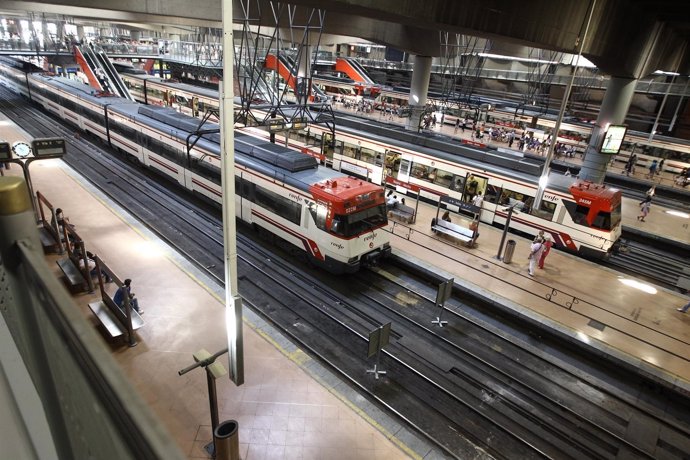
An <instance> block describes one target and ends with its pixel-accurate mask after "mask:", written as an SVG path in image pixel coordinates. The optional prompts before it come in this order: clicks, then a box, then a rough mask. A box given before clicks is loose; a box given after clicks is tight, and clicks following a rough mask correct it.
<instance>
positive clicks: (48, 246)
mask: <svg viewBox="0 0 690 460" xmlns="http://www.w3.org/2000/svg"><path fill="white" fill-rule="evenodd" d="M36 199H37V201H38V209H39V214H40V221H39V222H38V224H39V227H38V234H39V236H40V237H41V245H42V246H43V249H44V250H45V251H46V252H58V253H59V254H62V253H63V252H65V249H64V247H63V245H62V235H60V226H59V225H58V218H57V215H56V212H55V208H54V207H53V205H52V204H50V202H49V201H48V199H47V198H46V197H45V196H44V195H43V194H42V193H41V192H36ZM45 208H47V209H48V211H50V218H49V219H46V216H47V213H46V211H45Z"/></svg>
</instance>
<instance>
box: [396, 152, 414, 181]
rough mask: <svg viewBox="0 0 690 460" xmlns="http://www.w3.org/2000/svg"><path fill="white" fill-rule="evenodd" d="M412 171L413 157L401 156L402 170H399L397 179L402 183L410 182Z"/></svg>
mask: <svg viewBox="0 0 690 460" xmlns="http://www.w3.org/2000/svg"><path fill="white" fill-rule="evenodd" d="M411 169H412V156H411V155H401V156H400V169H399V170H398V177H397V179H398V180H399V181H401V182H409V181H410V170H411Z"/></svg>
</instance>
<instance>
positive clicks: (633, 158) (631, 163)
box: [625, 153, 637, 176]
mask: <svg viewBox="0 0 690 460" xmlns="http://www.w3.org/2000/svg"><path fill="white" fill-rule="evenodd" d="M636 163H637V155H635V154H634V153H633V154H632V155H630V158H628V162H627V163H625V175H626V176H630V174H632V175H633V176H634V175H635V164H636Z"/></svg>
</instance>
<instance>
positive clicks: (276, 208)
mask: <svg viewBox="0 0 690 460" xmlns="http://www.w3.org/2000/svg"><path fill="white" fill-rule="evenodd" d="M254 202H255V203H256V204H258V205H259V206H261V207H263V208H265V209H267V210H269V211H271V212H273V213H274V214H277V215H279V216H280V217H283V218H284V219H287V220H289V221H290V222H292V223H293V224H298V225H299V223H300V217H301V216H302V206H301V205H300V204H298V203H295V202H294V201H292V200H290V199H288V198H286V197H283V196H280V195H278V194H277V193H274V192H272V191H270V190H267V189H265V188H263V187H259V186H258V185H257V186H256V189H255V190H254Z"/></svg>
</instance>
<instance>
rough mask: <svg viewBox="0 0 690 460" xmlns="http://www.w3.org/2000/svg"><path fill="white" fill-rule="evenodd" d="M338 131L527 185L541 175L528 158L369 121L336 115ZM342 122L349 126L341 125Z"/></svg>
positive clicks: (535, 165) (537, 166)
mask: <svg viewBox="0 0 690 460" xmlns="http://www.w3.org/2000/svg"><path fill="white" fill-rule="evenodd" d="M338 120H339V121H340V122H341V123H340V124H339V125H338V130H342V131H344V132H347V133H350V134H354V135H359V136H363V137H366V138H367V139H370V140H372V141H374V142H378V143H381V144H386V145H388V146H390V147H391V148H393V149H395V147H398V148H403V149H406V150H412V151H414V152H419V153H423V154H425V155H428V156H430V157H435V158H438V159H441V160H445V161H449V162H452V163H459V164H462V165H466V166H470V167H472V168H476V169H479V170H483V171H486V172H495V173H498V174H501V175H504V176H506V177H511V178H516V179H520V180H523V181H525V182H529V183H536V182H537V180H538V178H539V175H540V174H541V167H540V165H539V164H537V163H535V162H533V161H531V159H529V158H528V157H522V156H517V157H513V158H511V157H510V156H509V155H508V154H500V153H498V152H495V151H491V150H479V149H476V148H472V147H468V146H465V145H460V144H459V143H458V142H457V141H455V140H452V139H450V138H446V137H442V136H425V135H420V134H418V133H414V132H410V131H405V130H403V129H402V128H401V129H397V128H393V127H388V126H381V124H380V123H378V122H376V123H374V122H369V121H368V120H361V119H354V120H353V119H350V117H348V116H347V115H344V114H338ZM343 122H347V123H349V124H351V126H347V125H344V124H343Z"/></svg>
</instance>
